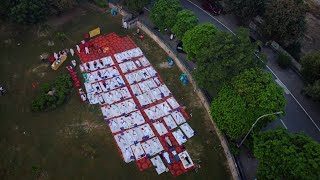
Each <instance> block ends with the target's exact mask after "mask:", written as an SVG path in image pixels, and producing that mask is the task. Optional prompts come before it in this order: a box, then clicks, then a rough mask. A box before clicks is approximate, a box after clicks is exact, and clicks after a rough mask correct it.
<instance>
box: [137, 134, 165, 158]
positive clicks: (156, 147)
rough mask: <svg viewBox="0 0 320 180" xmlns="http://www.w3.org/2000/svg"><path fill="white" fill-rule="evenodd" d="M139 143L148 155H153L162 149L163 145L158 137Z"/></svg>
mask: <svg viewBox="0 0 320 180" xmlns="http://www.w3.org/2000/svg"><path fill="white" fill-rule="evenodd" d="M141 145H142V147H143V149H144V151H145V152H146V154H147V155H148V156H154V155H156V154H158V153H160V152H161V151H163V146H162V144H161V143H160V141H159V139H158V137H154V138H152V139H149V140H147V141H145V142H142V143H141Z"/></svg>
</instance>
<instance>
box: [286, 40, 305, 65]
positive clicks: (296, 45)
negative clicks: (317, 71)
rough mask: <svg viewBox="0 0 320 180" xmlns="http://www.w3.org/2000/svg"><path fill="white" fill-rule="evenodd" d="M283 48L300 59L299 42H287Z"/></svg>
mask: <svg viewBox="0 0 320 180" xmlns="http://www.w3.org/2000/svg"><path fill="white" fill-rule="evenodd" d="M285 50H286V51H287V52H288V53H289V54H290V55H291V56H292V57H293V58H295V59H296V60H298V61H299V60H300V53H301V43H300V42H299V41H296V42H294V43H292V44H289V45H288V46H287V47H285Z"/></svg>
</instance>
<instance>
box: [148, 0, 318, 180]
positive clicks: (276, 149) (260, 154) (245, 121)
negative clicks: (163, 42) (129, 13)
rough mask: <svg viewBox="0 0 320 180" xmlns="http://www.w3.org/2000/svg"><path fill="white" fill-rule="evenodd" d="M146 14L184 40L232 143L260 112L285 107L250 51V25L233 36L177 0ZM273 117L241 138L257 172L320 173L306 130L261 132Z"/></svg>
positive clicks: (277, 175)
mask: <svg viewBox="0 0 320 180" xmlns="http://www.w3.org/2000/svg"><path fill="white" fill-rule="evenodd" d="M278 1H280V0H278ZM284 1H287V0H284ZM233 2H235V3H236V2H239V1H233ZM247 2H248V6H252V7H255V8H256V7H258V6H262V5H263V6H264V5H265V3H264V2H263V3H262V4H261V3H258V2H259V1H258V0H257V1H254V2H252V1H247ZM260 2H262V1H260ZM252 3H258V4H252ZM280 3H282V2H280ZM299 3H300V2H299ZM270 6H271V5H270ZM279 7H282V8H283V7H284V6H281V5H279ZM279 7H277V9H278V10H279ZM288 7H289V8H290V6H287V8H288ZM267 9H268V8H267V7H266V10H267ZM284 11H289V10H287V9H286V10H284ZM241 13H243V16H249V15H250V16H252V13H253V14H256V13H261V12H260V11H258V10H255V12H250V11H245V10H243V11H242V12H241ZM296 13H298V12H296ZM150 19H151V20H152V22H153V23H154V25H155V26H156V27H158V28H159V29H161V30H164V29H169V30H171V31H172V32H173V33H174V34H176V36H177V38H178V39H179V40H180V41H182V43H183V48H184V51H185V52H186V53H187V59H189V60H193V61H194V62H195V63H196V69H195V70H193V72H192V74H193V77H194V79H195V80H196V82H197V84H198V85H199V86H200V87H201V88H203V89H205V90H209V91H213V92H214V94H215V96H214V97H213V101H212V103H211V116H212V117H213V119H214V121H215V122H216V124H217V126H218V128H219V129H220V130H221V132H223V133H224V134H225V135H226V136H227V137H228V139H229V140H230V141H231V142H232V143H234V144H236V143H237V142H239V140H240V139H242V138H243V137H244V136H245V134H246V133H247V132H248V131H249V129H250V128H251V126H252V124H253V123H254V122H255V121H256V119H257V118H259V117H260V116H262V115H264V114H268V113H273V112H279V111H282V112H285V107H286V99H285V97H284V92H283V89H282V88H280V87H279V86H278V85H277V84H276V82H275V81H274V79H273V77H272V75H271V74H270V73H269V72H267V71H265V70H264V69H263V67H264V66H263V62H261V61H260V60H258V59H257V58H256V56H255V55H254V54H255V52H256V50H257V44H256V43H252V42H251V41H250V38H249V30H248V29H245V28H240V29H239V30H238V31H237V32H236V36H235V35H233V34H231V33H229V32H222V31H219V30H217V28H216V27H215V26H214V25H213V24H210V23H203V24H198V23H199V20H198V19H197V17H196V16H195V15H194V14H193V12H191V11H188V10H183V9H182V7H181V6H180V4H179V2H178V1H177V0H157V1H156V2H155V4H154V5H153V7H152V9H151V14H150ZM276 21H279V20H276ZM280 22H281V21H280ZM286 24H287V23H285V24H284V25H286ZM289 24H290V23H289ZM274 30H276V29H274ZM271 34H273V31H272V32H271ZM291 35H292V34H291ZM294 36H295V35H294ZM288 40H289V39H288ZM290 41H291V39H290ZM310 56H311V55H310ZM305 59H314V61H315V60H316V59H317V58H315V57H314V55H313V56H311V57H305ZM302 61H303V62H304V61H305V60H302ZM306 61H309V60H306ZM314 61H312V62H310V64H312V63H314ZM303 67H305V65H303ZM307 74H308V73H307ZM310 76H311V77H312V78H311V79H312V81H314V79H319V77H318V74H312V75H310ZM316 82H317V83H318V81H316ZM276 118H277V116H268V117H265V118H263V119H261V120H260V121H259V122H258V123H257V124H256V126H255V127H254V131H253V133H252V134H251V136H250V137H249V139H250V140H249V141H247V143H245V144H246V145H248V146H249V147H251V148H252V150H253V152H254V155H255V157H256V158H257V159H258V161H259V167H258V174H257V175H258V178H260V179H281V178H289V179H308V178H310V179H316V178H319V177H320V171H319V168H320V145H319V144H318V143H316V142H315V141H313V140H312V139H310V138H308V137H307V136H306V135H304V134H291V133H288V132H287V131H286V130H284V129H275V130H267V131H264V132H260V131H261V129H262V128H263V127H265V126H266V125H267V124H268V123H269V122H271V121H273V120H275V119H276ZM304 169H307V170H306V171H304Z"/></svg>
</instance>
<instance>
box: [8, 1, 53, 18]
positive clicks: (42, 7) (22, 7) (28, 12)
mask: <svg viewBox="0 0 320 180" xmlns="http://www.w3.org/2000/svg"><path fill="white" fill-rule="evenodd" d="M46 3H47V0H20V1H18V2H17V4H15V5H14V6H13V7H12V8H11V9H10V13H9V18H11V19H12V21H14V22H16V23H19V24H35V23H38V22H41V21H43V20H45V19H46V17H47V6H46V5H47V4H46Z"/></svg>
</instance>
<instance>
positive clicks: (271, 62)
mask: <svg viewBox="0 0 320 180" xmlns="http://www.w3.org/2000/svg"><path fill="white" fill-rule="evenodd" d="M180 3H181V5H182V6H183V8H185V9H188V10H191V11H193V12H194V13H195V15H196V16H197V17H198V18H199V20H200V22H201V23H204V22H211V23H213V24H215V26H216V27H217V28H218V29H219V30H222V31H236V30H237V28H238V26H237V25H236V24H237V23H236V21H235V20H234V18H233V17H232V16H231V17H230V15H228V16H218V17H215V19H214V18H213V17H211V16H209V15H208V14H207V13H205V12H204V11H203V10H202V9H200V8H199V7H197V6H196V5H195V4H193V3H191V2H190V1H188V0H180ZM219 21H220V22H222V23H223V24H225V26H224V25H223V24H222V23H220V22H219ZM262 52H263V53H265V54H266V55H267V58H268V66H269V67H270V69H271V70H272V71H273V72H274V73H275V75H276V76H277V77H279V79H280V80H281V81H282V82H283V84H285V87H287V88H288V90H289V91H290V92H292V94H293V95H294V97H296V98H297V100H298V101H299V102H300V104H301V105H302V106H303V107H304V109H305V110H306V111H307V113H308V114H310V116H311V118H312V119H313V121H314V122H315V123H316V124H317V126H318V127H320V108H319V107H320V105H319V104H317V103H314V102H312V101H311V102H310V100H306V98H305V97H303V96H302V95H301V94H300V91H299V89H301V87H303V82H302V81H301V79H300V77H299V76H298V75H297V74H296V73H295V72H291V70H286V71H284V70H281V69H280V68H278V65H277V64H276V63H275V62H276V57H277V55H276V53H275V52H273V51H272V50H271V49H270V48H268V47H264V48H263V50H262ZM277 77H275V79H277ZM280 84H281V83H280ZM285 87H284V88H285ZM297 90H298V91H297ZM294 97H293V96H292V95H291V94H290V93H289V94H286V99H287V107H286V114H287V115H286V116H285V117H283V119H282V120H283V121H282V122H281V121H280V120H277V121H275V122H273V123H271V124H270V125H269V127H276V126H278V125H282V126H284V127H287V128H288V130H289V131H290V132H300V131H303V132H305V133H306V134H308V135H309V136H311V137H312V138H314V139H315V140H317V141H318V142H320V129H318V128H317V127H316V125H315V124H314V123H313V122H312V120H311V119H310V118H309V117H308V116H307V114H306V113H305V112H304V110H303V109H302V108H301V107H300V106H299V104H298V103H297V102H296V101H295V99H294Z"/></svg>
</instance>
